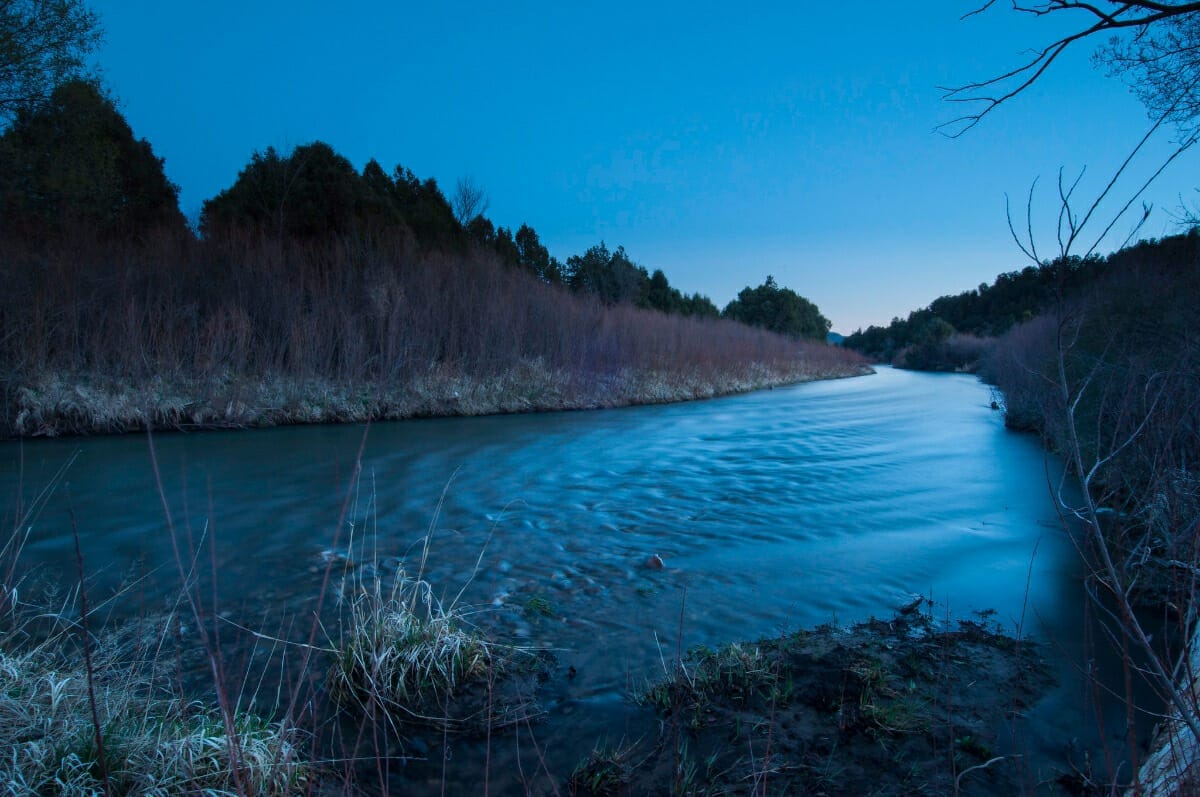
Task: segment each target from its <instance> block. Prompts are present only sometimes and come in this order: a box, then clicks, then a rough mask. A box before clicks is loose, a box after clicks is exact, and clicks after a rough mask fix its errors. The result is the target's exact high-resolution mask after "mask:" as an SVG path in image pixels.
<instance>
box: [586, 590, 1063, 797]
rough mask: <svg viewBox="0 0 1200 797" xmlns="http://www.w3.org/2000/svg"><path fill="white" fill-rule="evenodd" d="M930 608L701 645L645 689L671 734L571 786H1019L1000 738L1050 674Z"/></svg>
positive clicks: (661, 789) (746, 790) (858, 790)
mask: <svg viewBox="0 0 1200 797" xmlns="http://www.w3.org/2000/svg"><path fill="white" fill-rule="evenodd" d="M922 609H923V605H922V604H921V603H920V602H918V603H914V604H913V605H911V606H909V607H906V608H905V609H904V610H902V611H901V613H900V614H898V615H897V616H896V617H895V618H893V619H892V620H889V621H881V620H872V621H870V622H866V623H861V624H859V625H856V626H853V627H852V628H839V627H836V626H833V625H826V626H822V627H819V628H816V629H814V630H812V631H801V632H797V633H795V634H791V635H788V636H785V637H782V638H778V639H770V640H762V641H759V642H755V643H752V644H733V645H728V646H725V647H722V648H720V649H719V650H711V649H703V648H702V649H696V650H693V651H691V652H690V653H689V654H688V655H687V656H686V657H685V659H684V660H683V661H682V662H679V663H678V664H677V666H676V668H675V673H674V675H673V676H672V677H671V678H670V679H668V680H665V681H663V682H661V683H658V684H656V685H654V686H653V687H651V688H650V689H649V690H648V691H646V692H645V693H644V694H643V695H641V697H640V699H641V700H642V701H644V702H646V703H648V704H650V705H652V706H653V707H654V708H655V710H656V711H657V712H658V714H659V716H660V718H661V720H662V722H661V723H660V732H659V735H658V738H657V739H647V740H642V741H641V742H639V743H637V744H634V745H630V746H628V747H624V748H618V749H610V750H598V751H596V752H595V753H594V754H593V755H592V756H591V757H590V758H589V759H588V760H587V761H585V762H582V763H581V764H580V766H579V767H578V768H577V769H576V771H575V773H574V774H573V775H572V778H571V781H570V786H571V792H572V793H575V794H651V793H654V794H665V793H672V794H750V793H758V794H764V793H768V791H769V792H770V793H783V794H811V795H820V794H829V795H834V794H854V795H914V794H963V795H974V794H977V795H991V794H1010V793H1018V792H1019V791H1020V788H1021V784H1022V782H1023V781H1022V769H1021V767H1020V765H1019V764H1020V759H1019V758H1018V757H1017V756H1014V755H1008V754H1007V750H1009V749H1010V745H1005V744H1003V743H1002V742H1003V740H1004V738H1005V736H1006V735H1010V734H1006V728H1007V727H1009V723H1010V721H1011V720H1012V719H1013V718H1014V717H1016V716H1019V715H1020V714H1021V712H1022V711H1024V710H1025V709H1026V708H1027V707H1028V706H1029V705H1030V704H1031V703H1032V702H1033V701H1035V700H1036V699H1037V698H1038V697H1039V696H1040V695H1041V694H1042V692H1043V691H1044V690H1045V689H1046V688H1047V687H1048V686H1049V685H1050V684H1051V681H1052V679H1051V677H1050V675H1049V673H1048V670H1047V668H1046V667H1045V665H1044V663H1043V662H1042V659H1041V656H1040V650H1039V648H1038V647H1037V645H1035V644H1034V643H1031V642H1028V641H1017V640H1015V639H1014V638H1012V637H1010V636H1006V635H1004V634H1002V633H1000V632H999V631H998V630H992V629H990V628H988V627H986V626H985V625H983V624H982V623H978V622H961V623H959V624H958V625H957V626H955V627H953V628H938V627H936V626H935V623H934V622H933V621H932V619H931V617H930V616H929V615H928V614H926V613H924V612H923V611H922Z"/></svg>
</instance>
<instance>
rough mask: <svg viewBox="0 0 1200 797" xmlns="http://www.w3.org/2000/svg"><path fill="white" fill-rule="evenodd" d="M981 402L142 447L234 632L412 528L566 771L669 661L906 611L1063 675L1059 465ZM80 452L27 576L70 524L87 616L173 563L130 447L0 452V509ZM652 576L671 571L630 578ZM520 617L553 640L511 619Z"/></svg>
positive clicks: (42, 521) (920, 379)
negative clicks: (990, 615)
mask: <svg viewBox="0 0 1200 797" xmlns="http://www.w3.org/2000/svg"><path fill="white" fill-rule="evenodd" d="M991 398H992V397H991V394H990V392H989V389H988V388H987V387H986V386H984V385H982V384H981V383H979V382H978V381H977V380H976V379H975V378H973V377H970V376H964V375H947V374H919V373H912V372H905V371H896V370H892V369H889V368H881V369H880V370H879V372H878V373H877V374H876V375H873V376H869V377H862V378H856V379H846V380H838V381H831V382H818V383H810V384H805V385H799V386H795V387H791V388H785V389H776V390H769V391H762V392H758V393H754V394H749V395H744V396H738V397H731V398H725V399H718V400H712V401H704V402H693V403H688V404H678V405H670V406H659V407H637V408H629V409H620V410H605V411H595V412H575V413H556V414H539V415H521V416H502V417H489V418H477V419H471V418H466V419H438V420H427V421H404V422H396V423H381V424H375V425H373V426H371V427H369V428H366V427H363V426H319V427H288V428H280V429H269V430H257V431H242V432H213V433H205V434H194V435H181V434H163V435H159V436H157V437H156V438H155V445H156V449H157V456H158V462H159V472H160V474H161V477H162V479H163V482H164V484H165V494H166V497H167V502H168V504H169V505H170V507H171V512H172V517H173V521H174V523H175V525H176V528H177V539H180V540H184V541H185V542H184V547H185V548H186V538H187V537H186V532H188V531H190V533H191V535H192V540H193V541H195V540H199V539H205V540H207V541H208V543H207V544H208V545H210V548H206V549H205V554H204V557H203V563H204V566H205V567H208V566H209V564H210V563H213V564H215V566H216V569H217V571H218V572H219V574H220V575H219V577H218V586H217V591H218V599H219V601H220V604H221V606H223V607H225V610H226V611H227V612H229V613H230V615H236V616H237V617H238V618H239V621H241V622H251V623H252V622H263V621H264V620H263V618H264V617H279V616H284V615H290V616H303V615H304V612H305V611H306V608H305V607H308V606H311V604H312V601H313V600H314V597H315V596H316V594H317V593H318V592H319V590H320V588H321V587H320V584H321V572H320V571H321V568H320V564H321V559H320V556H321V552H322V551H323V550H326V549H329V548H332V547H336V548H338V549H345V548H346V547H347V545H348V544H350V542H351V540H352V539H353V541H355V543H356V544H358V545H362V544H364V543H365V544H366V546H367V548H368V549H369V550H372V551H375V552H377V553H378V555H379V556H381V557H382V556H390V555H396V556H401V557H403V556H405V555H409V556H410V558H411V552H412V551H413V550H414V546H415V545H416V544H417V542H418V541H419V539H420V538H421V536H422V535H423V534H424V533H425V531H426V529H428V528H429V527H430V525H431V523H433V528H434V538H433V543H432V549H431V556H430V560H429V565H430V570H429V577H430V579H431V580H432V582H433V583H434V585H435V587H436V588H437V589H439V590H442V591H444V592H445V593H446V594H448V595H451V596H452V595H453V594H455V593H457V592H458V591H459V589H460V588H462V587H463V585H464V584H468V586H467V589H466V592H465V594H464V597H463V600H464V601H465V602H466V603H468V604H470V605H472V606H475V607H478V608H479V609H480V611H479V613H478V614H476V615H475V616H476V618H477V620H478V622H479V624H480V625H482V626H484V627H489V628H491V629H493V631H494V632H495V633H497V634H499V635H500V636H502V637H506V638H512V639H518V640H522V641H526V642H528V643H532V644H538V645H544V646H548V647H552V648H554V649H556V650H557V651H558V654H557V655H558V660H559V667H560V669H562V670H565V668H566V667H568V666H573V667H575V669H576V672H577V675H576V677H574V678H573V679H572V680H570V682H569V683H568V684H565V685H562V686H560V687H559V688H558V691H557V693H556V694H555V695H554V696H553V697H552V698H551V700H550V702H549V704H548V706H547V707H548V708H549V710H550V716H549V718H548V721H547V722H546V723H544V724H543V725H542V726H541V727H543V728H545V729H546V730H544V731H542V732H543V733H546V734H555V733H558V732H560V731H562V729H564V728H565V729H568V732H569V733H570V736H571V741H570V742H561V743H559V744H558V745H556V746H554V750H555V752H554V754H553V755H554V756H556V757H557V758H558V759H561V760H562V761H564V762H566V761H571V760H574V759H572V756H575V758H576V759H577V757H578V755H579V751H580V750H582V751H583V752H584V753H586V751H587V750H588V749H590V748H591V746H592V745H593V744H594V743H595V742H596V738H595V737H596V736H597V735H599V734H602V733H605V731H604V730H603V729H601V728H600V727H599V726H598V724H595V723H592V724H589V722H585V721H583V720H579V719H578V716H579V714H578V713H576V712H575V709H576V708H577V707H578V706H579V705H580V704H591V705H593V706H598V707H600V709H601V710H600V711H599V712H598V713H600V714H604V713H605V712H607V713H608V714H621V713H623V712H628V711H629V710H630V709H628V708H627V702H626V701H625V697H626V696H627V694H628V692H629V690H630V689H631V688H633V687H636V686H637V685H640V684H643V683H645V682H646V681H647V680H648V679H652V678H655V677H657V676H659V675H661V673H662V668H663V661H664V659H666V660H669V659H670V657H671V655H673V652H674V651H675V650H676V649H677V648H678V647H682V648H687V647H689V646H691V645H694V644H701V643H703V644H708V645H715V644H717V643H720V642H723V641H732V640H740V639H753V638H756V637H762V636H768V635H773V634H776V633H779V632H780V631H785V630H789V629H796V628H800V627H804V626H810V625H814V624H819V623H824V622H830V621H834V622H838V623H850V622H854V621H858V620H862V619H865V618H867V617H869V616H871V615H877V616H886V615H888V614H889V613H890V611H891V609H892V608H893V607H895V606H897V605H899V604H902V603H906V602H908V600H909V599H910V596H912V595H913V594H914V593H920V594H923V595H926V596H932V597H933V599H934V600H935V601H936V602H937V604H936V609H935V611H936V612H937V613H939V615H946V616H949V615H955V616H960V617H969V616H971V613H972V612H974V611H977V610H985V609H992V610H995V612H996V614H995V615H994V620H995V621H997V622H999V623H1000V624H1001V625H1002V626H1004V627H1005V628H1006V629H1008V630H1015V629H1017V628H1020V629H1021V630H1022V631H1023V632H1024V633H1028V634H1033V635H1034V636H1038V637H1040V638H1042V639H1046V640H1051V641H1053V643H1054V646H1055V647H1056V648H1058V649H1061V650H1063V651H1066V652H1067V653H1066V654H1065V655H1066V657H1067V658H1070V657H1072V656H1074V655H1075V654H1076V653H1077V651H1078V650H1079V649H1080V645H1081V639H1080V636H1081V631H1080V628H1081V627H1082V617H1083V602H1082V591H1081V588H1080V583H1079V579H1080V566H1079V562H1078V556H1077V554H1076V552H1075V550H1074V548H1073V547H1072V545H1071V543H1070V541H1069V539H1068V538H1067V536H1066V534H1065V533H1064V531H1063V530H1062V526H1061V524H1060V521H1059V518H1058V514H1057V512H1056V511H1055V508H1054V504H1053V502H1052V500H1051V493H1050V489H1049V485H1051V484H1054V483H1056V480H1057V478H1058V476H1059V473H1060V465H1059V464H1058V463H1057V462H1055V461H1053V460H1050V459H1048V458H1047V456H1046V455H1045V453H1044V452H1043V450H1042V449H1041V447H1040V445H1039V443H1038V441H1037V440H1036V439H1035V438H1033V437H1030V436H1025V435H1019V434H1015V433H1012V432H1009V431H1007V430H1006V429H1005V428H1004V426H1003V422H1002V418H1001V415H1000V413H998V412H996V411H994V410H992V409H991V406H990V404H991ZM360 449H361V452H362V453H361V459H360V456H359V452H360ZM73 452H77V454H78V458H77V460H76V461H75V463H74V464H73V465H72V467H71V469H70V471H69V473H68V476H67V479H66V483H64V484H62V485H61V486H59V488H58V490H57V492H56V494H55V495H54V496H53V497H52V498H51V499H50V500H49V501H48V502H47V504H46V506H45V509H44V510H43V511H42V512H41V513H40V514H39V515H38V516H37V517H36V519H35V521H34V522H33V524H32V525H33V532H32V535H31V539H30V543H29V545H28V547H27V549H26V562H27V563H29V564H37V565H39V566H41V567H43V568H45V569H47V570H49V571H54V570H58V571H61V572H63V573H66V574H70V573H71V572H72V567H73V564H72V563H73V559H72V556H73V550H72V548H71V545H72V543H71V537H70V522H69V515H68V508H71V509H73V511H74V513H75V516H76V518H77V521H78V528H79V533H80V542H81V547H82V551H83V555H84V557H85V561H86V563H87V567H88V569H89V571H90V572H91V573H93V574H94V576H93V578H94V579H95V580H94V583H93V586H92V590H93V592H94V593H95V594H103V593H105V592H106V591H111V590H113V589H115V588H116V587H117V585H118V584H120V583H121V582H122V580H123V579H126V578H127V576H128V575H129V574H130V573H135V574H143V573H150V576H149V577H148V578H147V580H144V581H140V582H138V583H137V585H136V594H137V595H138V601H137V602H134V603H138V602H140V603H141V605H143V606H144V605H146V603H152V602H154V601H162V600H165V599H167V598H169V597H170V596H171V595H172V594H174V593H175V592H177V591H178V583H179V579H178V576H177V565H176V559H175V554H174V548H173V546H172V543H171V537H170V534H169V533H168V531H167V528H168V526H167V522H166V520H165V514H164V511H163V507H162V503H161V501H160V498H159V496H158V493H157V490H156V486H155V484H156V482H155V474H154V469H153V468H152V467H151V461H150V457H149V450H148V444H147V439H146V437H145V436H141V435H134V436H128V437H110V438H97V439H84V440H69V441H40V442H27V443H24V444H23V446H22V445H18V444H17V443H6V444H3V446H2V447H0V455H2V456H0V468H2V470H0V490H2V492H0V496H3V497H4V498H6V499H11V497H14V496H16V495H17V494H18V492H20V493H21V494H23V495H24V496H25V497H26V500H28V499H29V498H30V497H31V496H32V495H33V494H34V493H36V491H37V490H38V489H40V487H41V486H42V485H44V484H46V483H47V482H48V481H49V479H50V477H51V475H52V474H53V472H54V471H55V470H56V469H57V468H59V467H60V466H61V464H62V463H63V462H64V461H65V460H67V459H68V458H69V457H70V456H71V455H72V453H73ZM360 461H361V471H359V472H360V473H361V479H359V480H358V481H357V482H355V481H354V480H353V478H352V477H353V476H354V474H355V473H356V463H358V462H360ZM443 494H444V500H442V498H443ZM439 501H441V508H440V514H439V515H438V516H437V519H436V522H434V520H433V518H434V514H435V511H437V510H438V506H439ZM481 554H482V559H480V557H481ZM651 555H657V556H659V557H661V559H662V560H663V562H664V563H665V568H664V569H662V570H654V569H650V568H647V567H645V566H644V563H645V560H646V559H647V558H648V557H649V556H651ZM477 560H479V561H480V564H481V566H480V569H479V572H478V574H476V575H475V576H474V578H473V579H472V578H471V574H472V571H473V569H474V567H475V565H476V562H477ZM468 582H469V583H468ZM533 595H537V596H541V597H543V598H545V599H546V600H547V601H548V602H549V604H550V605H551V606H552V607H553V609H554V612H555V616H554V617H553V618H543V619H535V618H531V617H529V616H527V613H526V612H524V611H523V607H524V606H525V605H526V604H527V602H528V599H529V597H530V596H533ZM124 603H125V605H129V604H130V602H128V601H126V602H124ZM136 610H138V608H137V606H136V605H134V606H132V608H130V609H128V610H127V611H131V612H132V611H136ZM118 611H120V610H118ZM1063 669H1064V672H1068V673H1069V670H1070V668H1069V666H1068V665H1066V664H1064V665H1063ZM558 680H561V679H558ZM1082 694H1083V690H1082V687H1079V686H1078V685H1076V684H1074V683H1072V682H1070V681H1069V675H1068V682H1067V683H1066V684H1065V685H1064V687H1063V688H1062V689H1060V690H1059V693H1058V695H1057V697H1055V698H1054V701H1053V706H1054V708H1053V710H1052V711H1051V712H1050V713H1051V715H1052V716H1050V717H1048V718H1047V723H1048V724H1047V725H1046V728H1047V730H1046V735H1047V736H1050V735H1052V731H1053V730H1054V728H1053V727H1052V726H1053V725H1054V723H1056V722H1057V723H1059V724H1065V725H1069V724H1071V723H1072V722H1078V718H1079V716H1080V715H1079V714H1078V711H1080V710H1082V706H1079V707H1076V708H1072V709H1070V711H1074V712H1076V713H1074V714H1071V713H1070V711H1068V707H1069V706H1072V705H1074V703H1075V702H1079V703H1082V698H1081V697H1080V699H1079V700H1078V701H1076V696H1077V695H1078V696H1082ZM556 729H557V730H556ZM566 766H567V770H568V771H569V764H567V765H566Z"/></svg>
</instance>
